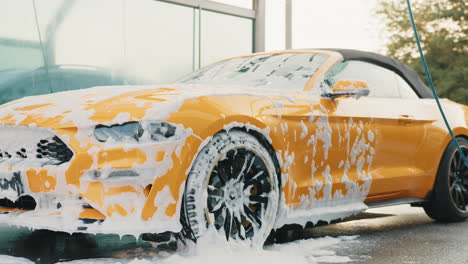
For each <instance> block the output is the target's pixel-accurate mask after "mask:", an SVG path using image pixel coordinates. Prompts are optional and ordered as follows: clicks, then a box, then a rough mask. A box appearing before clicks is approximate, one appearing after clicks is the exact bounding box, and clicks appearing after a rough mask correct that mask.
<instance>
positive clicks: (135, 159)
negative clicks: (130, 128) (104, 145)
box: [98, 148, 147, 169]
mask: <svg viewBox="0 0 468 264" xmlns="http://www.w3.org/2000/svg"><path fill="white" fill-rule="evenodd" d="M146 160H147V158H146V154H145V152H143V151H142V150H140V149H136V148H135V149H131V150H129V151H126V150H124V149H123V148H114V149H107V150H102V151H100V152H99V154H98V168H106V167H111V168H114V169H117V168H132V167H133V165H134V164H143V163H145V162H146Z"/></svg>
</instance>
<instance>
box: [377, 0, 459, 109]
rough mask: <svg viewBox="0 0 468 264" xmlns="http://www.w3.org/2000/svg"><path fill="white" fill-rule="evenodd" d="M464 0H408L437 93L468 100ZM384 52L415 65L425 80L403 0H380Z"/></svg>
mask: <svg viewBox="0 0 468 264" xmlns="http://www.w3.org/2000/svg"><path fill="white" fill-rule="evenodd" d="M465 1H466V0H431V1H426V0H419V1H414V0H413V1H411V3H412V7H413V12H414V17H415V20H416V25H417V28H418V31H419V35H420V38H421V42H422V47H423V51H424V55H425V56H426V60H427V63H428V66H429V70H430V72H431V76H432V79H433V81H434V84H435V87H436V90H437V92H438V94H439V96H440V97H447V98H450V99H451V100H454V101H457V102H459V103H463V104H468V36H467V35H468V21H467V19H468V16H467V15H468V8H466V2H465ZM377 14H378V15H380V16H381V17H382V19H383V20H384V23H385V31H384V32H385V35H386V37H387V39H388V42H387V45H386V49H387V51H386V52H387V55H388V56H390V57H393V58H395V59H398V60H400V61H402V62H404V63H406V64H407V65H408V66H410V67H412V68H413V69H415V70H416V71H417V72H418V73H419V74H420V76H421V79H423V80H424V81H425V82H426V84H427V81H426V77H425V75H424V68H423V66H422V64H421V61H420V58H419V53H418V50H417V46H416V42H415V39H414V34H413V30H412V28H411V22H410V20H409V15H408V9H407V6H406V0H382V1H380V2H379V5H378V8H377Z"/></svg>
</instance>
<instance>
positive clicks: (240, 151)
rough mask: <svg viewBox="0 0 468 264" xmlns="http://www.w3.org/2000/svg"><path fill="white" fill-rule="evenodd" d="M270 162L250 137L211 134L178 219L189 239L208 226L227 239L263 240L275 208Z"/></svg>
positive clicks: (273, 171)
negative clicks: (189, 235) (180, 218)
mask: <svg viewBox="0 0 468 264" xmlns="http://www.w3.org/2000/svg"><path fill="white" fill-rule="evenodd" d="M274 164H275V163H274V161H273V158H272V157H271V155H270V153H269V151H268V150H267V149H266V148H265V146H263V145H262V144H261V143H260V142H259V141H258V140H257V139H256V138H255V137H254V136H252V135H250V134H248V133H246V132H243V131H239V130H231V131H229V132H222V133H219V134H216V135H215V136H214V137H213V138H212V139H211V141H210V142H209V143H208V144H207V145H206V146H205V147H204V148H203V149H202V150H201V151H200V153H199V154H198V156H197V158H196V160H195V162H194V164H193V165H192V169H191V171H190V173H189V177H188V180H187V185H186V192H185V199H184V206H183V209H182V210H183V214H182V215H183V217H185V219H182V220H183V221H182V223H183V225H185V229H186V230H188V231H189V233H191V237H192V238H193V239H195V240H196V239H197V238H199V237H200V236H201V235H202V234H203V233H204V232H205V231H206V230H207V228H208V227H212V228H214V229H215V230H217V231H218V232H219V233H222V234H223V235H224V236H225V237H226V239H227V240H232V239H233V240H249V241H252V242H254V243H256V244H263V243H264V242H265V240H266V239H267V237H268V235H269V234H270V232H271V230H272V228H273V224H274V221H275V218H276V212H277V208H278V196H279V191H278V179H277V175H276V169H275V165H274Z"/></svg>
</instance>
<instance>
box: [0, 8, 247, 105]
mask: <svg viewBox="0 0 468 264" xmlns="http://www.w3.org/2000/svg"><path fill="white" fill-rule="evenodd" d="M252 47H253V20H252V19H247V18H241V17H236V16H231V15H226V14H220V13H215V12H209V11H205V10H202V11H201V12H200V11H199V9H198V8H193V7H187V6H183V5H177V4H172V3H167V2H162V1H156V0H100V1H95V0H75V1H69V0H5V1H1V2H0V104H1V103H5V102H8V101H11V100H14V99H17V98H20V97H23V96H27V95H37V94H44V93H49V92H59V91H64V90H73V89H82V88H88V87H92V86H99V85H124V84H152V83H154V84H156V83H168V82H172V81H175V80H176V79H177V78H178V77H180V76H182V75H184V74H187V73H189V72H191V71H193V70H195V69H197V68H198V67H199V66H201V65H205V64H207V63H211V62H214V61H216V60H220V59H223V58H227V57H232V56H237V55H242V54H247V53H251V52H252Z"/></svg>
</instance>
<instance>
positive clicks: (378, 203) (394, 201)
mask: <svg viewBox="0 0 468 264" xmlns="http://www.w3.org/2000/svg"><path fill="white" fill-rule="evenodd" d="M424 202H426V200H425V199H421V198H416V197H403V198H395V199H389V200H382V201H375V202H367V203H365V204H366V205H367V206H368V207H369V208H378V207H385V206H392V205H401V204H411V205H412V206H420V205H421V204H423V203H424Z"/></svg>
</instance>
